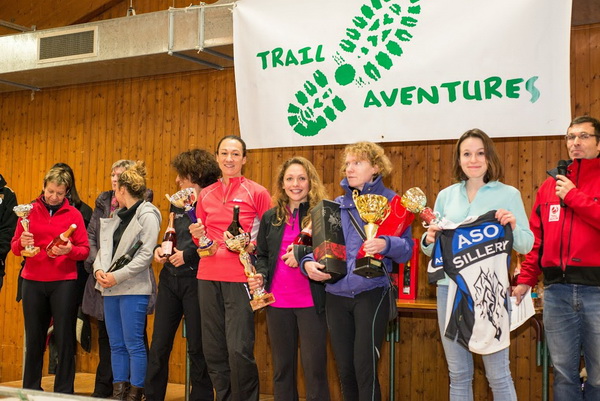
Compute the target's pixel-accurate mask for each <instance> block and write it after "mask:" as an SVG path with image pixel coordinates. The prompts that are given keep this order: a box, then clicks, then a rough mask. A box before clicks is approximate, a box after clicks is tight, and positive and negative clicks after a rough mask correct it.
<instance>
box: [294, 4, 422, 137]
mask: <svg viewBox="0 0 600 401" xmlns="http://www.w3.org/2000/svg"><path fill="white" fill-rule="evenodd" d="M419 1H420V0H405V1H401V0H395V1H392V0H371V1H370V4H369V5H366V4H365V5H362V6H361V7H360V14H359V15H357V16H355V17H354V18H353V19H352V24H351V26H350V27H349V28H347V29H346V35H345V37H344V38H343V39H341V40H340V42H339V45H338V47H339V50H338V51H336V52H335V54H334V55H333V56H332V57H333V60H334V61H335V63H336V64H337V65H338V67H337V68H336V70H335V72H334V76H333V80H331V79H329V78H328V77H327V76H326V75H325V74H324V73H323V72H322V71H320V70H317V71H315V72H314V73H313V74H312V77H311V78H310V79H309V80H307V81H305V82H304V85H303V88H302V89H301V90H299V91H298V92H296V93H295V95H294V97H295V103H290V104H289V105H288V110H287V111H288V123H289V124H290V126H291V127H292V128H293V130H294V131H295V132H297V133H298V134H300V135H302V136H315V135H317V134H318V133H319V132H321V131H322V130H323V129H325V128H327V126H328V124H329V123H331V122H333V121H335V120H336V118H337V116H338V115H339V114H340V113H343V112H344V111H345V110H346V108H347V107H346V104H345V102H344V100H343V99H342V98H340V97H339V96H337V95H335V93H334V91H333V87H332V86H335V85H336V84H337V85H339V86H346V85H349V84H351V83H353V84H354V85H356V86H357V87H363V86H365V85H368V84H370V83H371V82H376V81H378V80H379V79H381V76H382V74H385V71H389V70H390V69H392V67H393V66H394V62H395V61H397V60H396V59H397V58H398V57H400V56H402V53H403V49H402V46H403V44H404V43H406V42H409V41H410V40H411V39H412V34H411V33H410V29H411V28H413V27H415V26H416V25H417V22H418V21H417V18H416V17H417V16H418V15H419V14H420V13H421V6H420V5H419V4H418V3H419Z"/></svg>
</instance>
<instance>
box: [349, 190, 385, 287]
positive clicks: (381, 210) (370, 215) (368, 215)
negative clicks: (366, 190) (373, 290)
mask: <svg viewBox="0 0 600 401" xmlns="http://www.w3.org/2000/svg"><path fill="white" fill-rule="evenodd" d="M352 199H353V200H354V204H355V205H356V209H357V210H358V214H359V215H360V218H361V219H363V221H364V222H365V223H367V224H365V226H364V229H365V236H366V239H373V238H375V237H376V236H377V230H378V229H379V225H380V224H381V223H383V221H384V220H385V219H386V218H387V217H388V216H389V215H390V211H391V209H390V205H389V203H388V200H387V198H386V197H385V196H383V195H374V194H366V195H358V191H356V190H355V191H354V192H353V193H352ZM354 274H358V275H359V276H363V277H366V278H372V277H379V276H383V275H384V274H385V273H384V272H383V262H382V261H381V260H380V259H377V258H376V257H375V255H371V254H369V253H366V254H365V256H364V257H362V258H360V259H356V266H355V267H354Z"/></svg>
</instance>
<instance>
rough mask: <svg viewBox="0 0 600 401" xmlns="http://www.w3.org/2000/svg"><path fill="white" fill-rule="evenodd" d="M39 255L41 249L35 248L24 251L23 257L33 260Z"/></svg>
mask: <svg viewBox="0 0 600 401" xmlns="http://www.w3.org/2000/svg"><path fill="white" fill-rule="evenodd" d="M38 253H40V247H39V246H36V247H35V248H29V249H24V250H22V251H21V256H25V257H27V258H31V257H34V256H35V255H37V254H38Z"/></svg>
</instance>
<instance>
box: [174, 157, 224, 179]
mask: <svg viewBox="0 0 600 401" xmlns="http://www.w3.org/2000/svg"><path fill="white" fill-rule="evenodd" d="M171 166H173V168H174V169H175V170H176V171H177V174H178V175H179V176H180V177H182V178H189V180H190V181H191V182H193V183H194V184H197V185H199V186H200V187H201V188H204V187H207V186H209V185H210V184H213V183H215V182H216V181H217V180H218V179H219V177H220V176H221V169H220V168H219V163H217V160H216V159H215V156H214V155H213V154H212V153H210V152H208V151H206V150H204V149H192V150H188V151H186V152H183V153H180V154H178V155H177V156H175V158H174V159H173V161H172V162H171Z"/></svg>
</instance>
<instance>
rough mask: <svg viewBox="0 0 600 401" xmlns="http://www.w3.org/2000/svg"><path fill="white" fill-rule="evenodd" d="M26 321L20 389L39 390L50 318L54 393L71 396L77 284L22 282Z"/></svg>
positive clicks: (73, 282)
mask: <svg viewBox="0 0 600 401" xmlns="http://www.w3.org/2000/svg"><path fill="white" fill-rule="evenodd" d="M23 315H24V318H25V344H26V347H27V352H26V353H25V364H24V365H25V371H24V373H23V388H28V389H33V390H42V367H43V363H44V350H45V348H46V336H47V332H48V326H49V325H50V318H52V317H54V338H55V340H56V346H57V349H58V366H57V369H56V377H55V378H54V392H56V393H67V394H71V393H73V390H74V388H73V386H74V385H73V382H74V381H75V347H76V340H75V325H76V323H77V281H75V280H64V281H48V282H44V281H32V280H26V279H24V280H23Z"/></svg>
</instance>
